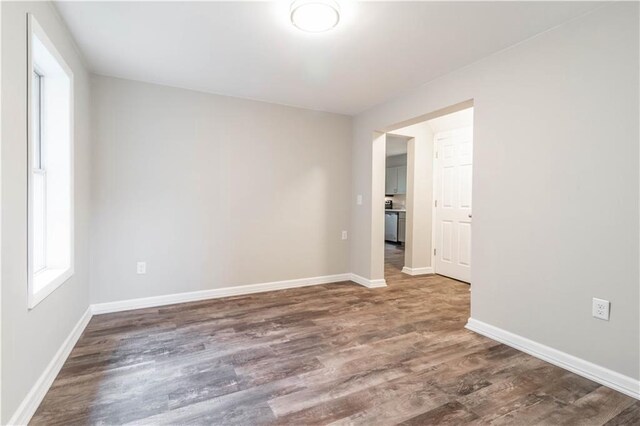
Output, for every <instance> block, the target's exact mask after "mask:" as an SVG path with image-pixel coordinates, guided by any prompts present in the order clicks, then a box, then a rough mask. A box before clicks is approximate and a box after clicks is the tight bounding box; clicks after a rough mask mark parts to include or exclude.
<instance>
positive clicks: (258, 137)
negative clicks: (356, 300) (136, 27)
mask: <svg viewBox="0 0 640 426" xmlns="http://www.w3.org/2000/svg"><path fill="white" fill-rule="evenodd" d="M92 94H93V107H94V110H93V114H94V116H95V126H94V143H95V145H94V149H93V167H94V175H93V178H94V179H93V183H92V194H93V200H92V201H93V211H94V212H95V215H94V217H93V222H92V269H91V271H92V276H91V282H92V300H93V302H108V301H118V300H125V299H131V298H139V297H148V296H156V295H165V294H174V293H182V292H189V291H197V290H204V289H214V288H221V287H229V286H239V285H244V284H254V283H263V282H271V281H279V280H288V279H298V278H308V277H317V276H324V275H332V274H339V273H345V272H349V259H348V256H349V246H348V241H343V240H342V239H341V231H342V230H347V229H348V225H349V196H350V181H351V174H350V165H351V139H352V134H351V118H350V117H348V116H344V115H337V114H329V113H321V112H315V111H310V110H304V109H298V108H291V107H285V106H279V105H274V104H268V103H262V102H254V101H248V100H242V99H236V98H229V97H223V96H215V95H211V94H204V93H198V92H193V91H188V90H183V89H175V88H169V87H163V86H158V85H152V84H145V83H139V82H133V81H127V80H121V79H114V78H107V77H95V78H94V79H93V92H92ZM137 261H146V262H147V274H146V275H136V262H137Z"/></svg>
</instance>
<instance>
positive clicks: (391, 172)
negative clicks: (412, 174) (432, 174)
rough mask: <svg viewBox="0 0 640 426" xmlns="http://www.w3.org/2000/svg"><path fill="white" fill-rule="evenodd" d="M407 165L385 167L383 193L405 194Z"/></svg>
mask: <svg viewBox="0 0 640 426" xmlns="http://www.w3.org/2000/svg"><path fill="white" fill-rule="evenodd" d="M406 192H407V166H397V167H387V174H386V177H385V194H386V195H393V194H406Z"/></svg>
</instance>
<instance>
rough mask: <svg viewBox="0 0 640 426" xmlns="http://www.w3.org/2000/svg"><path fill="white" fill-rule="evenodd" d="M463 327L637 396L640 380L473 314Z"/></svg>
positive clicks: (637, 397) (639, 394) (639, 393)
mask: <svg viewBox="0 0 640 426" xmlns="http://www.w3.org/2000/svg"><path fill="white" fill-rule="evenodd" d="M465 328H467V329H468V330H471V331H474V332H476V333H478V334H482V335H483V336H486V337H488V338H490V339H493V340H496V341H498V342H500V343H504V344H505V345H507V346H511V347H512V348H515V349H517V350H519V351H522V352H525V353H527V354H529V355H531V356H534V357H536V358H539V359H541V360H543V361H546V362H548V363H550V364H553V365H556V366H558V367H560V368H564V369H565V370H569V371H571V372H572V373H575V374H577V375H579V376H582V377H586V378H587V379H589V380H593V381H594V382H596V383H600V384H601V385H604V386H606V387H608V388H611V389H613V390H616V391H618V392H621V393H623V394H625V395H629V396H630V397H633V398H636V399H640V380H636V379H634V378H632V377H629V376H625V375H623V374H620V373H618V372H615V371H613V370H610V369H608V368H605V367H602V366H600V365H597V364H594V363H592V362H589V361H586V360H584V359H582V358H578V357H576V356H573V355H570V354H568V353H566V352H562V351H559V350H557V349H554V348H552V347H550V346H546V345H543V344H542V343H538V342H534V341H533V340H530V339H527V338H526V337H522V336H519V335H517V334H514V333H511V332H509V331H506V330H503V329H501V328H498V327H495V326H493V325H490V324H487V323H485V322H482V321H479V320H476V319H473V318H469V320H468V322H467V325H466V326H465Z"/></svg>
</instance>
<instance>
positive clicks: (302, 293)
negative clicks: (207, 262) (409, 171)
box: [31, 246, 640, 425]
mask: <svg viewBox="0 0 640 426" xmlns="http://www.w3.org/2000/svg"><path fill="white" fill-rule="evenodd" d="M387 252H388V254H389V256H388V258H387V264H386V271H387V283H388V285H389V287H387V288H383V289H374V290H369V289H366V288H364V287H361V286H358V285H355V284H353V283H338V284H328V285H322V286H314V287H306V288H300V289H292V290H284V291H277V292H270V293H262V294H255V295H249V296H239V297H230V298H226V299H216V300H211V301H204V302H195V303H184V304H179V305H173V306H167V307H161V308H150V309H141V310H137V311H130V312H122V313H115V314H106V315H99V316H96V317H94V318H93V319H92V320H91V322H90V324H89V325H88V327H87V329H86V330H85V332H84V333H83V335H82V337H81V338H80V340H79V342H78V344H77V345H76V347H75V348H74V350H73V352H72V353H71V355H70V357H69V359H68V360H67V362H66V363H65V365H64V367H63V369H62V371H61V372H60V374H59V375H58V377H57V378H56V380H55V382H54V383H53V386H52V387H51V389H50V390H49V392H48V393H47V395H46V397H45V398H44V400H43V402H42V404H41V406H40V407H39V409H38V410H37V412H36V414H35V416H34V417H33V419H32V422H31V423H32V424H35V425H40V424H47V425H57V424H59V425H63V424H64V425H71V424H110V425H111V424H125V423H133V424H224V425H230V424H243V425H255V424H289V425H307V424H328V423H332V424H363V425H386V424H398V423H401V424H406V425H428V424H456V425H459V424H517V425H533V424H545V425H547V424H548V425H556V424H576V425H601V424H607V425H623V424H638V423H639V422H640V402H638V401H636V400H634V399H632V398H629V397H627V396H624V395H622V394H620V393H618V392H615V391H613V390H610V389H608V388H605V387H603V386H600V385H598V384H596V383H594V382H591V381H589V380H587V379H584V378H582V377H579V376H577V375H575V374H572V373H570V372H567V371H565V370H562V369H560V368H557V367H554V366H552V365H550V364H547V363H545V362H543V361H540V360H538V359H536V358H533V357H531V356H528V355H526V354H523V353H521V352H518V351H517V350H515V349H512V348H510V347H508V346H505V345H502V344H498V343H497V342H494V341H492V340H490V339H487V338H485V337H482V336H479V335H477V334H475V333H473V332H470V331H468V330H466V329H464V325H465V322H466V320H467V318H468V317H469V291H468V289H469V287H468V285H467V284H463V283H460V282H457V281H453V280H450V279H447V278H444V277H441V276H424V277H410V276H408V275H404V274H402V273H400V269H401V267H402V263H403V261H402V256H403V252H402V250H401V249H399V248H397V247H395V246H388V247H387Z"/></svg>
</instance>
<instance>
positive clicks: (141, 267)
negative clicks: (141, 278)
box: [136, 262, 147, 275]
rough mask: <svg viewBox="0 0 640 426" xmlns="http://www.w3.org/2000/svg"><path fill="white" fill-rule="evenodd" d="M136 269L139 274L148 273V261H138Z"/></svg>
mask: <svg viewBox="0 0 640 426" xmlns="http://www.w3.org/2000/svg"><path fill="white" fill-rule="evenodd" d="M136 271H137V272H138V274H140V275H142V274H146V273H147V262H138V263H137V264H136Z"/></svg>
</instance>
